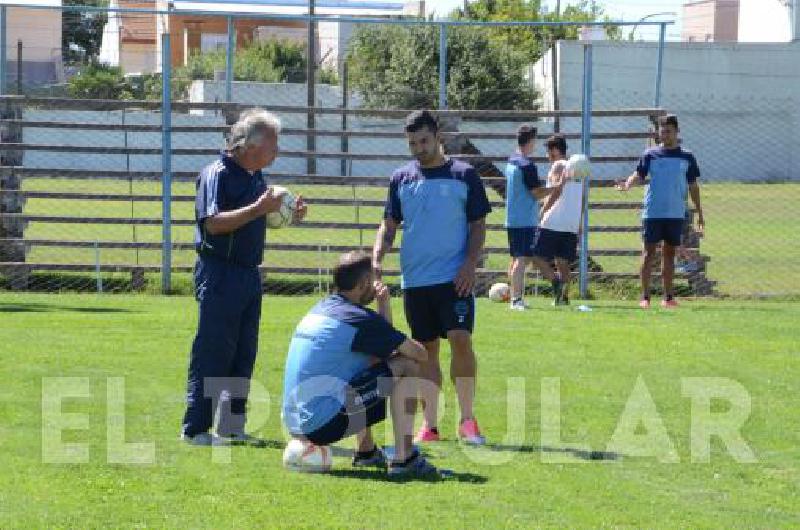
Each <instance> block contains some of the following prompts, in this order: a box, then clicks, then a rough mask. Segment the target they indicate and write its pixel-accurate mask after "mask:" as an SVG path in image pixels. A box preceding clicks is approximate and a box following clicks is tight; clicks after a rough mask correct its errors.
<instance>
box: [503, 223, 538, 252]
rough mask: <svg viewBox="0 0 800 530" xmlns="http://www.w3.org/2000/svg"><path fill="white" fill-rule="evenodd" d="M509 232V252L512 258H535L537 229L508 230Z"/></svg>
mask: <svg viewBox="0 0 800 530" xmlns="http://www.w3.org/2000/svg"><path fill="white" fill-rule="evenodd" d="M506 232H508V250H509V252H510V253H511V257H512V258H519V257H530V256H533V239H534V237H535V236H536V228H534V227H532V226H530V227H525V228H506Z"/></svg>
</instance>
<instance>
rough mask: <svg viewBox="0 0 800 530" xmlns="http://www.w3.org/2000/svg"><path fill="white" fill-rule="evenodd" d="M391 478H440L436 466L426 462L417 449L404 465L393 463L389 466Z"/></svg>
mask: <svg viewBox="0 0 800 530" xmlns="http://www.w3.org/2000/svg"><path fill="white" fill-rule="evenodd" d="M388 475H389V477H390V478H440V477H441V474H440V473H439V470H438V469H436V466H434V465H433V464H431V463H430V462H428V461H427V460H425V457H424V456H422V455H421V454H420V453H419V451H417V450H416V449H415V450H414V453H413V454H412V455H411V456H410V457H408V459H407V460H406V461H405V462H403V463H397V462H392V463H391V464H390V465H389V472H388Z"/></svg>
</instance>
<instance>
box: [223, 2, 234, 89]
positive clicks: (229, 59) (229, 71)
mask: <svg viewBox="0 0 800 530" xmlns="http://www.w3.org/2000/svg"><path fill="white" fill-rule="evenodd" d="M235 49H236V34H235V30H234V28H233V17H228V44H227V46H226V47H225V101H227V102H228V103H230V102H231V101H232V99H233V52H234V50H235Z"/></svg>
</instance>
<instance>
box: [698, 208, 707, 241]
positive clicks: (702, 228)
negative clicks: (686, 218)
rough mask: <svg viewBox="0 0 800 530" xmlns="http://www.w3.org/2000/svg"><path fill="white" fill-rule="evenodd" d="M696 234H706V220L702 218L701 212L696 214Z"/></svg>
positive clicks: (701, 235)
mask: <svg viewBox="0 0 800 530" xmlns="http://www.w3.org/2000/svg"><path fill="white" fill-rule="evenodd" d="M697 234H698V235H699V236H700V237H703V236H704V235H705V234H706V220H705V219H704V218H703V212H699V213H698V214H697Z"/></svg>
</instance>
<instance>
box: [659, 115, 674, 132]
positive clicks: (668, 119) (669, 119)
mask: <svg viewBox="0 0 800 530" xmlns="http://www.w3.org/2000/svg"><path fill="white" fill-rule="evenodd" d="M665 125H672V126H673V127H675V128H676V129H678V128H679V127H678V117H677V116H676V115H674V114H667V115H666V116H661V117H660V118H658V128H659V129H660V128H661V127H663V126H665Z"/></svg>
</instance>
